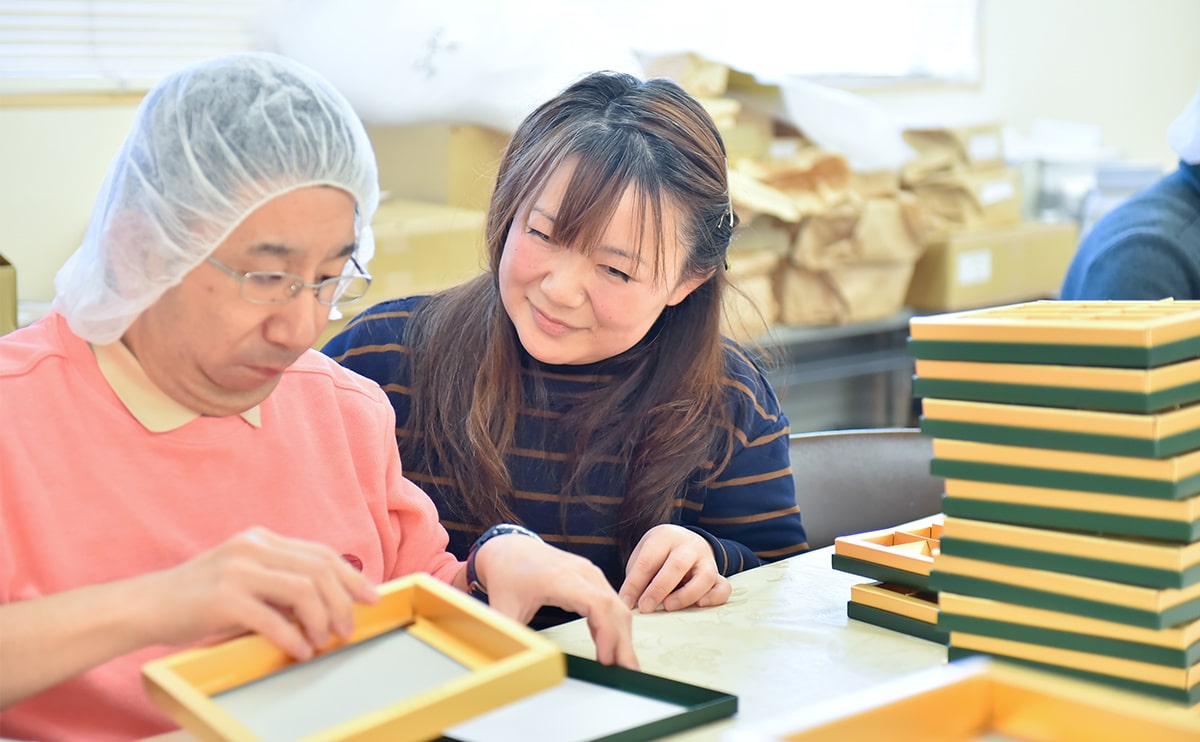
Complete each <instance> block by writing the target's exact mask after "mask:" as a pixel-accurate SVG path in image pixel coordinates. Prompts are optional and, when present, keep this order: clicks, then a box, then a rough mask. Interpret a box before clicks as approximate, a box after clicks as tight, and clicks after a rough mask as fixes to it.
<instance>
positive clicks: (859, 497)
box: [788, 428, 944, 549]
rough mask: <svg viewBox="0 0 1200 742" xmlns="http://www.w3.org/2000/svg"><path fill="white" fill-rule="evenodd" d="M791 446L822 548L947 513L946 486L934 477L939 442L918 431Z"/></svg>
mask: <svg viewBox="0 0 1200 742" xmlns="http://www.w3.org/2000/svg"><path fill="white" fill-rule="evenodd" d="M788 443H789V450H790V454H791V462H792V476H793V477H794V478H795V481H796V502H797V504H798V505H799V506H800V517H801V518H802V519H803V521H804V528H805V530H806V531H807V532H808V544H809V546H810V547H812V548H814V549H819V548H821V547H823V546H829V545H830V544H832V543H833V540H834V539H835V538H837V537H838V536H844V535H846V534H850V533H862V532H864V531H873V530H876V529H880V528H888V527H890V526H896V525H899V524H901V523H904V522H907V521H910V520H916V519H917V518H923V517H927V516H930V515H936V514H937V513H939V512H941V510H942V493H943V491H944V484H943V480H942V478H941V477H935V476H933V475H932V474H930V473H929V461H930V459H931V458H932V456H933V441H932V439H931V438H929V437H928V436H924V435H921V431H919V430H918V429H916V428H876V429H864V430H831V431H820V432H815V433H793V434H792V435H791V436H790V440H789V442H788Z"/></svg>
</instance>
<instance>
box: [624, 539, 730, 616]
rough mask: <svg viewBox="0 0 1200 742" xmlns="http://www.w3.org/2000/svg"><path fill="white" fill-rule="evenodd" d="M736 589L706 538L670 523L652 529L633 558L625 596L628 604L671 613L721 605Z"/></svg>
mask: <svg viewBox="0 0 1200 742" xmlns="http://www.w3.org/2000/svg"><path fill="white" fill-rule="evenodd" d="M732 591H733V588H732V586H730V584H729V580H727V579H725V578H724V577H723V576H722V575H721V573H720V572H718V571H717V561H716V559H715V558H714V557H713V553H712V547H710V546H709V545H708V542H707V541H705V540H704V538H703V537H702V536H700V535H699V534H697V533H694V532H692V531H689V530H688V529H686V528H684V527H683V526H676V525H671V524H664V525H660V526H655V527H654V528H651V529H650V530H649V531H647V532H646V535H645V536H642V540H641V541H639V542H638V545H637V546H636V547H635V548H634V550H633V553H632V554H630V555H629V564H628V565H627V566H626V568H625V583H624V584H622V585H621V591H620V594H621V600H623V601H624V602H625V605H627V606H630V607H631V608H632V607H633V606H637V608H638V610H640V611H641V612H642V613H653V612H654V611H656V610H658V607H659V606H660V605H661V606H662V607H663V608H664V609H665V610H668V611H677V610H680V609H682V608H687V607H689V606H693V605H696V606H710V605H721V604H722V603H724V602H725V601H727V600H729V595H730V593H731V592H732Z"/></svg>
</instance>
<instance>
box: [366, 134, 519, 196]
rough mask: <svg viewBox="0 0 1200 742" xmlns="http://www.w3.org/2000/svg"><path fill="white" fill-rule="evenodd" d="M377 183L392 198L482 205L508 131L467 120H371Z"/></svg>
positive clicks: (489, 187)
mask: <svg viewBox="0 0 1200 742" xmlns="http://www.w3.org/2000/svg"><path fill="white" fill-rule="evenodd" d="M367 135H368V136H369V137H370V138H371V144H372V145H373V146H374V147H375V156H376V158H377V159H378V161H379V185H380V188H382V189H383V190H384V191H385V192H387V193H388V194H390V195H391V196H392V197H396V198H405V199H413V200H418V201H430V202H433V203H442V204H449V205H450V206H459V207H462V208H467V209H480V210H487V207H488V203H489V202H490V200H491V197H492V189H493V188H494V187H495V185H496V173H497V171H498V169H499V167H500V159H501V157H502V156H503V155H504V148H505V147H506V146H507V145H508V140H509V137H510V135H509V133H507V132H502V131H499V130H497V129H491V128H488V127H484V126H475V125H472V124H418V125H410V126H386V125H372V126H368V127H367Z"/></svg>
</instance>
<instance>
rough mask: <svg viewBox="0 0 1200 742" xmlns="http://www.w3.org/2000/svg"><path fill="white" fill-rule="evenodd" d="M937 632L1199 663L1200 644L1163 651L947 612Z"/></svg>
mask: <svg viewBox="0 0 1200 742" xmlns="http://www.w3.org/2000/svg"><path fill="white" fill-rule="evenodd" d="M938 628H940V629H943V630H945V631H946V632H947V633H948V632H951V631H963V632H966V633H968V634H978V635H980V636H990V637H993V638H995V639H1009V640H1011V641H1017V642H1025V643H1027V644H1037V645H1040V646H1043V647H1057V648H1059V649H1071V650H1074V651H1077V652H1087V653H1089V654H1102V655H1105V656H1108V657H1121V658H1124V659H1129V660H1137V661H1139V662H1149V663H1151V664H1155V665H1163V666H1165V667H1176V668H1180V669H1183V670H1186V669H1188V668H1189V667H1191V666H1192V665H1194V664H1196V662H1197V661H1198V660H1200V644H1192V645H1191V646H1189V647H1186V648H1179V647H1163V646H1159V645H1156V644H1142V643H1141V642H1133V641H1129V640H1127V639H1114V638H1112V637H1108V636H1099V635H1096V634H1083V633H1080V632H1077V631H1062V630H1059V629H1046V628H1042V627H1040V626H1030V625H1029V624H1023V623H1014V622H1010V621H1002V620H1000V619H992V618H980V617H978V616H960V615H956V614H952V613H948V612H946V611H940V612H939V613H938Z"/></svg>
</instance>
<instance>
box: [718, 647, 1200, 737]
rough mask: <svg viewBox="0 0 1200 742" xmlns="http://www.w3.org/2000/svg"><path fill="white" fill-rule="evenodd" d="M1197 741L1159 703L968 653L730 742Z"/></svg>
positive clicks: (1195, 725) (1186, 724)
mask: <svg viewBox="0 0 1200 742" xmlns="http://www.w3.org/2000/svg"><path fill="white" fill-rule="evenodd" d="M988 735H1003V736H1004V738H1005V739H1010V738H1011V739H1023V740H1030V742H1118V741H1120V742H1124V741H1125V740H1130V739H1153V740H1155V742H1184V741H1185V740H1188V741H1191V740H1196V739H1200V717H1197V716H1196V715H1195V714H1194V713H1191V712H1190V711H1187V710H1185V709H1182V708H1178V707H1174V706H1171V705H1169V704H1168V703H1166V702H1165V701H1160V700H1158V699H1150V698H1146V697H1142V696H1138V695H1136V694H1131V693H1125V692H1122V691H1119V690H1116V689H1111V688H1107V687H1103V686H1100V685H1096V684H1092V683H1087V682H1085V681H1080V680H1075V679H1073V678H1062V677H1059V676H1055V675H1050V674H1048V673H1042V672H1038V671H1035V670H1030V669H1027V668H1021V667H1016V666H1014V665H1008V664H1005V663H1000V662H995V661H992V660H989V659H987V658H982V657H981V658H968V659H963V660H958V661H956V662H952V663H949V664H948V665H940V666H938V667H933V668H930V669H928V670H924V671H921V672H917V673H913V674H911V675H908V676H905V677H900V678H896V679H894V680H893V681H890V682H887V683H884V684H882V685H880V686H876V687H874V688H866V689H863V690H861V691H858V692H854V693H850V694H847V695H846V696H842V697H840V698H836V699H833V700H830V701H824V702H822V703H821V704H820V705H819V706H810V707H806V708H801V709H797V710H796V711H794V712H789V713H787V714H784V715H781V716H779V717H776V718H774V719H767V720H763V721H761V722H755V723H753V724H750V725H747V726H745V727H738V728H736V729H734V730H732V731H731V732H730V733H728V734H727V735H726V737H725V739H726V742H784V741H787V742H843V740H859V739H862V740H882V739H919V740H922V742H968V741H969V740H978V739H990V738H991V737H990V736H988Z"/></svg>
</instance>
